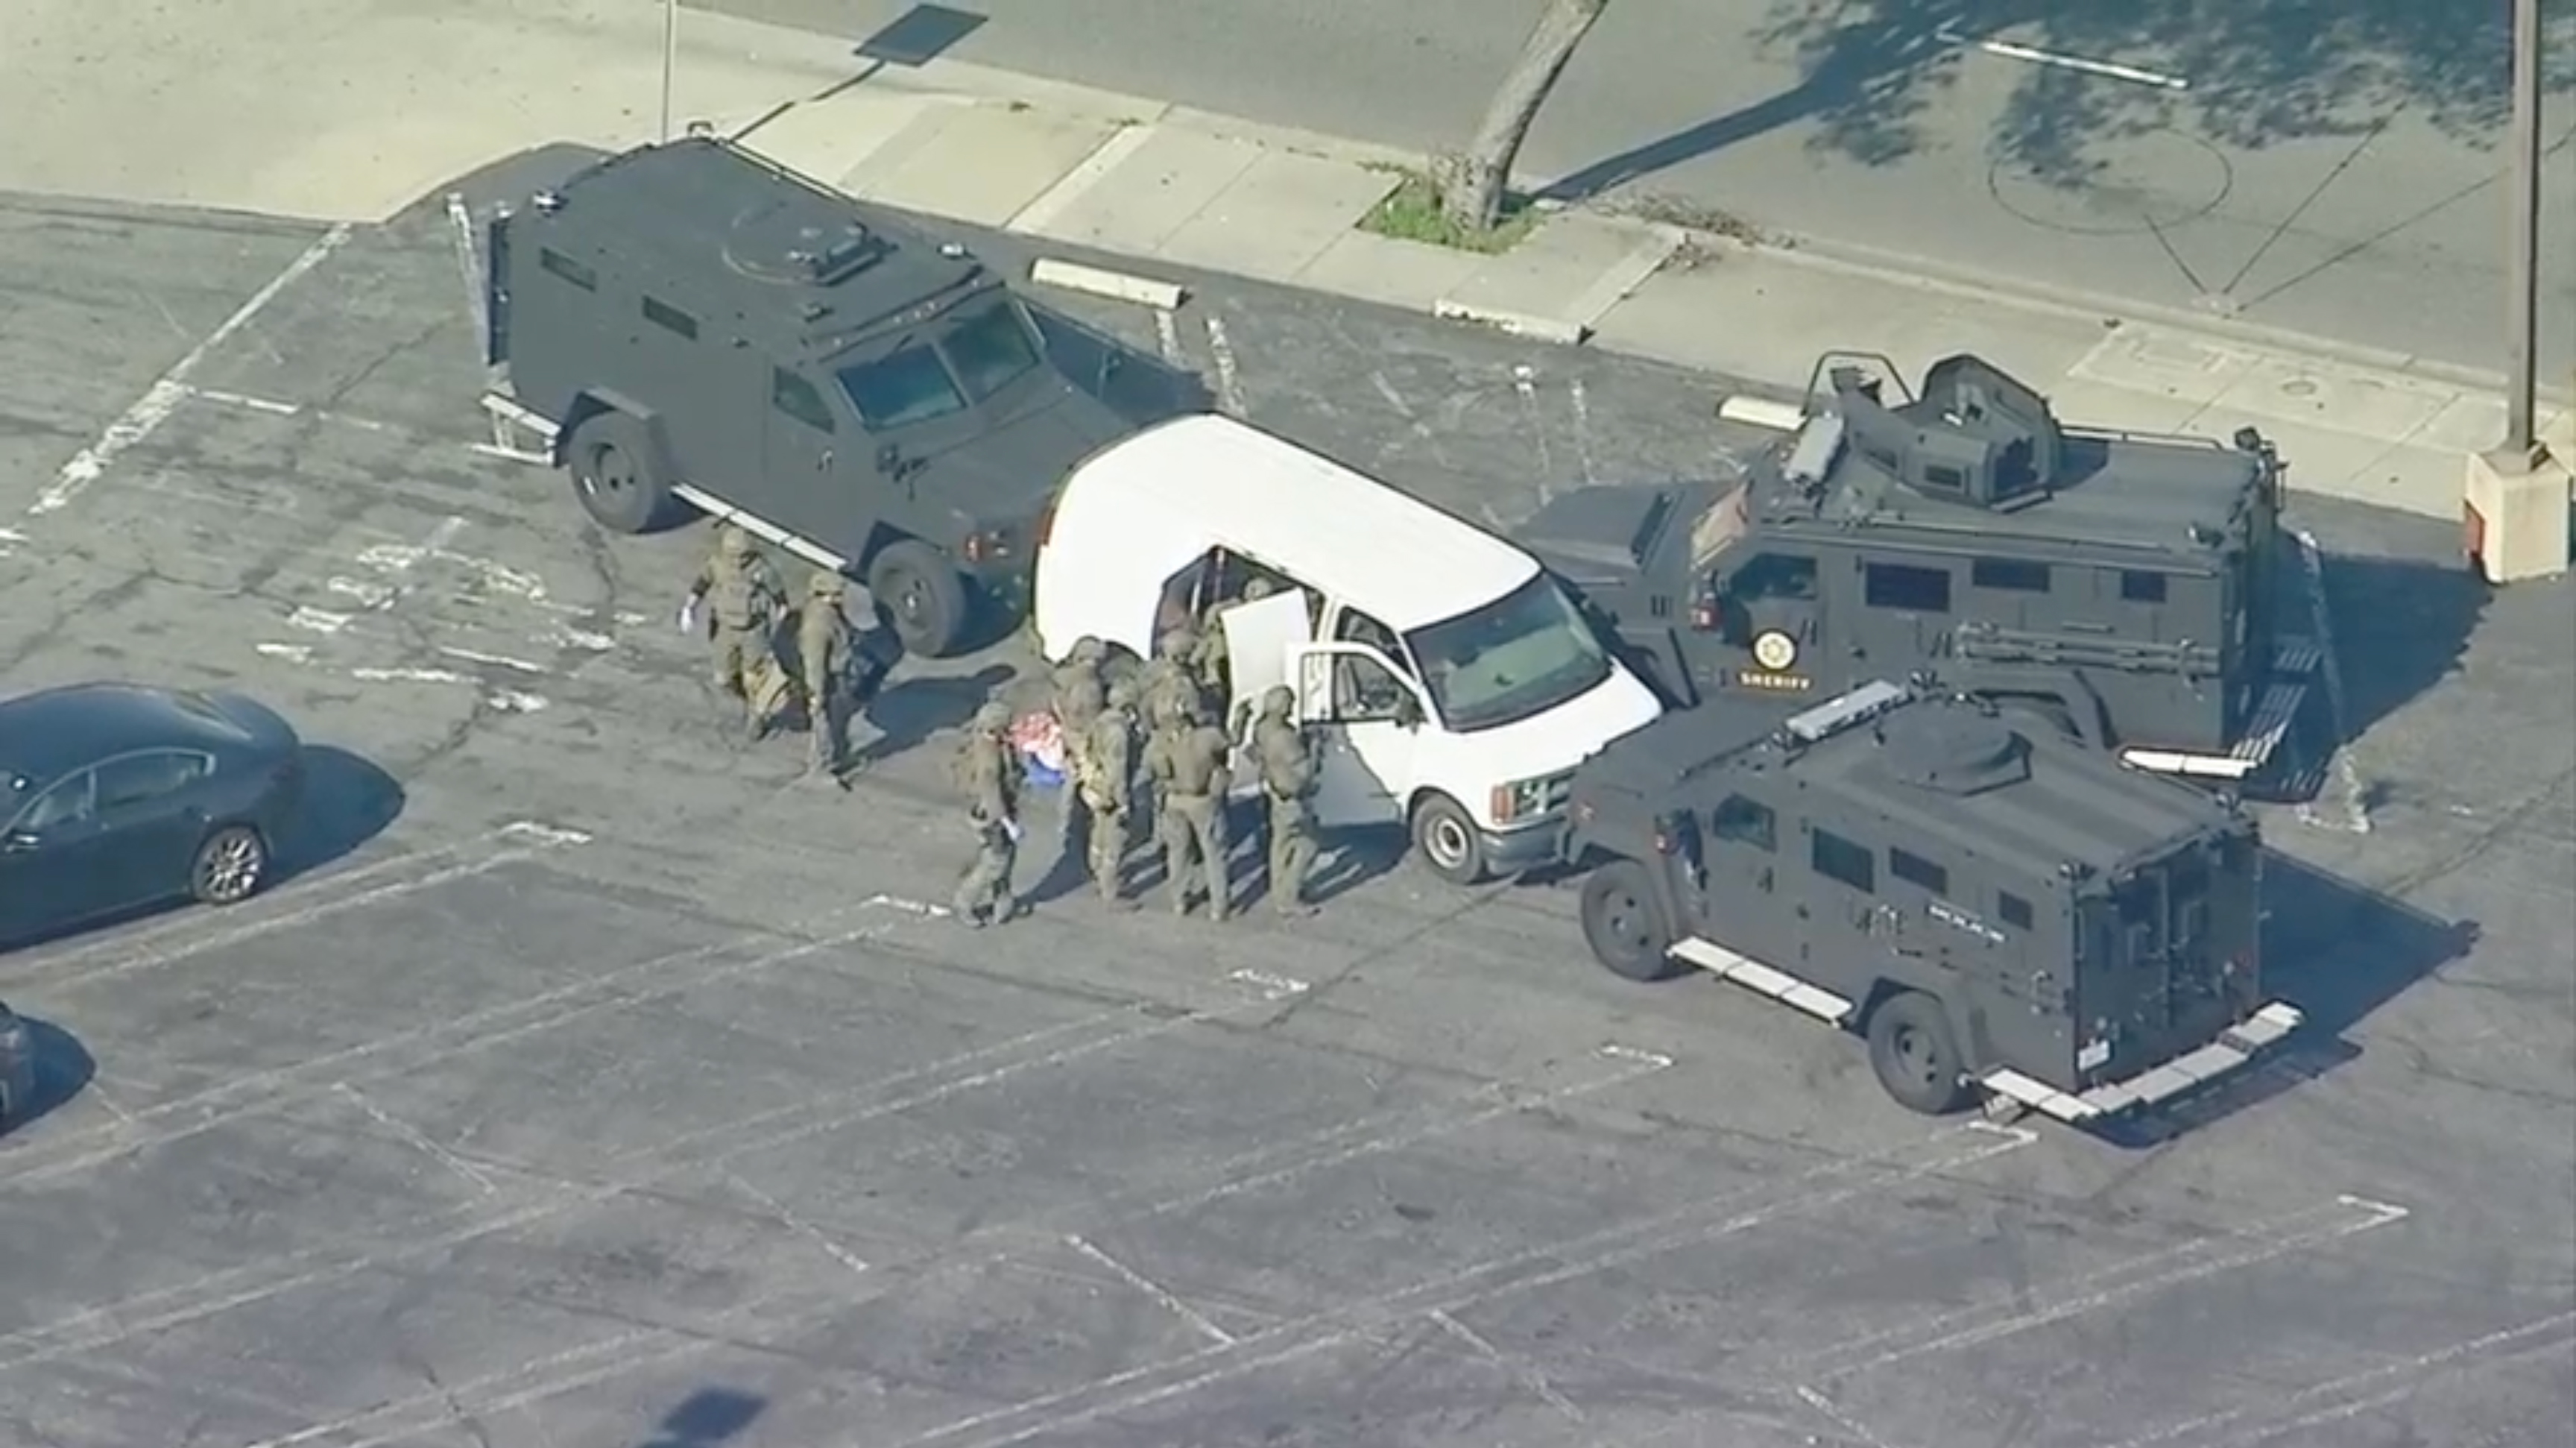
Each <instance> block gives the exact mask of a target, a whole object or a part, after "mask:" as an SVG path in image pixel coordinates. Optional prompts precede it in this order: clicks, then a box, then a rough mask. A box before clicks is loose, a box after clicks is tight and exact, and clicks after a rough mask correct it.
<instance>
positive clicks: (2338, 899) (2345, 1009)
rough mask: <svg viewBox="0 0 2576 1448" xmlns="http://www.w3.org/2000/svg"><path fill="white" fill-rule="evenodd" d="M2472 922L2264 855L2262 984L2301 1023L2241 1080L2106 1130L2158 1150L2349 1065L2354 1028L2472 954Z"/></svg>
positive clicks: (2356, 1052)
mask: <svg viewBox="0 0 2576 1448" xmlns="http://www.w3.org/2000/svg"><path fill="white" fill-rule="evenodd" d="M2479 935H2480V930H2479V927H2478V925H2477V923H2476V922H2475V921H2467V920H2460V921H2452V920H2444V919H2442V918H2440V917H2439V916H2436V915H2433V914H2430V913H2428V912H2426V911H2424V910H2420V909H2418V908H2416V907H2415V906H2413V905H2410V904H2408V903H2407V902H2405V901H2404V900H2400V899H2398V898H2397V897H2395V896H2393V895H2390V894H2387V893H2386V892H2384V891H2380V890H2374V889H2372V888H2371V887H2370V886H2368V885H2364V884H2362V883H2360V882H2358V881H2355V880H2349V879H2346V878H2344V877H2343V876H2341V875H2338V874H2336V873H2334V872H2333V871H2331V870H2327V869H2324V868H2322V867H2320V866H2317V865H2312V864H2309V863H2308V862H2306V861H2304V860H2299V859H2295V858H2293V857H2291V856H2289V855H2285V854H2283V853H2281V852H2280V851H2278V850H2266V851H2264V857H2263V933H2262V949H2263V956H2262V958H2263V985H2264V990H2265V993H2266V994H2267V995H2269V996H2270V997H2271V998H2272V999H2274V1000H2282V1001H2287V1002H2289V1003H2290V1004H2292V1005H2294V1006H2297V1007H2298V1008H2299V1009H2300V1011H2301V1012H2303V1013H2304V1014H2305V1015H2306V1017H2307V1020H2306V1023H2305V1024H2304V1025H2302V1026H2301V1027H2300V1028H2299V1030H2298V1031H2297V1032H2296V1033H2294V1034H2293V1035H2292V1036H2291V1037H2290V1038H2289V1039H2288V1040H2287V1041H2284V1042H2283V1043H2282V1044H2281V1045H2280V1047H2279V1048H2277V1049H2276V1050H2275V1051H2274V1052H2273V1053H2272V1054H2271V1055H2270V1056H2268V1057H2266V1058H2264V1059H2263V1060H2261V1061H2259V1062H2257V1063H2256V1065H2255V1066H2254V1067H2252V1068H2250V1069H2248V1070H2247V1071H2245V1072H2244V1073H2243V1074H2242V1075H2240V1076H2236V1077H2232V1078H2227V1079H2225V1080H2222V1081H2221V1082H2218V1083H2216V1084H2215V1085H2213V1086H2212V1088H2211V1089H2210V1090H2208V1091H2206V1092H2204V1093H2201V1094H2198V1095H2195V1096H2192V1097H2188V1098H2186V1099H2184V1100H2183V1101H2181V1102H2178V1103H2176V1104H2175V1105H2173V1106H2172V1107H2169V1108H2167V1109H2165V1110H2163V1111H2159V1112H2157V1113H2155V1114H2153V1115H2152V1116H2150V1117H2147V1118H2144V1119H2141V1120H2139V1121H2136V1122H2133V1123H2128V1124H2126V1125H2125V1126H2124V1127H2123V1128H2122V1129H2120V1130H2119V1131H2116V1132H2113V1133H2108V1135H2109V1136H2110V1138H2111V1139H2112V1140H2113V1141H2114V1142H2115V1143H2116V1144H2118V1145H2122V1146H2156V1145H2161V1144H2163V1143H2164V1142H2167V1141H2170V1140H2172V1139H2174V1138H2175V1137H2176V1136H2179V1135H2181V1134H2183V1133H2186V1132H2188V1131H2190V1130H2192V1129H2194V1128H2196V1127H2198V1126H2201V1125H2205V1124H2207V1123H2209V1122H2211V1121H2215V1120H2219V1119H2222V1118H2224V1117H2228V1116H2232V1115H2235V1114H2236V1113H2238V1112H2240V1111H2245V1110H2248V1109H2250V1108H2252V1107H2254V1106H2257V1105H2260V1104H2261V1103H2263V1102H2265V1101H2268V1100H2271V1099H2272V1098H2273V1097H2275V1096H2279V1095H2282V1094H2284V1093H2285V1092H2288V1091H2290V1090H2292V1089H2294V1088H2296V1087H2298V1086H2300V1085H2302V1084H2304V1083H2306V1082H2308V1081H2312V1080H2315V1079H2316V1078H2318V1077H2320V1076H2323V1075H2325V1074H2326V1073H2327V1072H2329V1071H2332V1070H2334V1069H2335V1068H2336V1067H2338V1066H2341V1065H2343V1064H2344V1063H2345V1062H2348V1061H2351V1060H2355V1059H2357V1058H2358V1057H2359V1056H2360V1055H2361V1054H2362V1048H2361V1046H2360V1045H2359V1044H2357V1043H2356V1042H2354V1041H2353V1040H2352V1039H2351V1032H2352V1030H2353V1028H2354V1027H2356V1026H2358V1025H2360V1024H2361V1022H2362V1021H2364V1020H2366V1019H2368V1018H2369V1017H2370V1015H2371V1014H2372V1013H2373V1012H2375V1011H2377V1010H2378V1009H2379V1008H2380V1007H2381V1006H2383V1005H2386V1004H2387V1003H2388V1002H2389V1001H2391V1000H2394V999H2396V998H2397V997H2398V996H2399V995H2400V994H2402V993H2404V992H2405V990H2406V989H2407V988H2408V987H2410V986H2412V985H2414V984H2415V983H2416V982H2417V981H2419V980H2422V979H2424V978H2425V977H2426V976H2429V975H2431V974H2433V973H2434V972H2435V971H2437V970H2439V969H2441V968H2442V967H2443V966H2445V965H2448V964H2449V963H2451V962H2452V961H2455V960H2460V959H2464V958H2466V957H2467V956H2468V954H2469V953H2470V952H2471V951H2472V950H2474V949H2476V948H2477V943H2478V939H2479Z"/></svg>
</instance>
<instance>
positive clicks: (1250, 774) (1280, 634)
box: [1216, 589, 1314, 799]
mask: <svg viewBox="0 0 2576 1448" xmlns="http://www.w3.org/2000/svg"><path fill="white" fill-rule="evenodd" d="M1310 616H1311V615H1310V614H1309V613H1308V611H1307V598H1306V592H1305V590H1304V589H1290V590H1288V591H1287V592H1285V593H1274V594H1272V595H1271V596H1270V597H1268V598H1256V599H1253V600H1252V601H1251V602H1249V603H1236V604H1229V605H1227V606H1226V607H1224V608H1221V609H1218V610H1217V611H1216V617H1217V618H1219V619H1222V620H1223V621H1224V623H1225V665H1226V679H1227V682H1228V684H1229V686H1230V687H1231V688H1232V689H1233V691H1234V697H1233V698H1231V699H1228V700H1227V701H1226V704H1225V719H1224V721H1223V722H1224V724H1225V727H1226V728H1227V729H1228V730H1229V731H1232V732H1234V733H1235V736H1236V737H1235V741H1234V774H1233V779H1234V782H1233V784H1232V786H1231V787H1230V788H1229V789H1228V791H1227V793H1228V795H1229V796H1230V797H1232V798H1236V799H1241V798H1244V797H1246V796H1249V795H1254V794H1258V793H1260V792H1261V777H1260V771H1259V770H1257V769H1255V768H1254V767H1253V764H1252V759H1251V755H1250V752H1249V751H1248V750H1247V749H1246V748H1245V747H1244V746H1245V736H1246V735H1247V734H1249V732H1250V725H1251V721H1250V720H1248V719H1247V720H1245V721H1244V728H1243V729H1241V730H1236V729H1235V709H1236V708H1237V706H1238V705H1242V706H1247V707H1249V708H1252V709H1255V710H1258V709H1259V708H1260V707H1261V696H1262V695H1264V694H1266V693H1268V692H1270V691H1271V690H1272V689H1274V688H1277V687H1279V686H1280V685H1282V684H1289V683H1290V677H1289V668H1290V665H1289V658H1290V655H1291V654H1292V653H1293V652H1294V651H1295V650H1297V649H1299V648H1301V647H1303V646H1304V645H1306V644H1308V643H1311V642H1313V640H1314V628H1313V626H1312V625H1311V624H1309V623H1308V622H1307V619H1308V618H1309V617H1310ZM1301 717H1302V716H1301Z"/></svg>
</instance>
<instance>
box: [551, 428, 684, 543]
mask: <svg viewBox="0 0 2576 1448" xmlns="http://www.w3.org/2000/svg"><path fill="white" fill-rule="evenodd" d="M564 456H565V458H566V459H567V460H568V461H569V462H570V464H571V466H572V490H573V495H574V496H575V497H578V498H579V499H581V508H582V511H583V512H585V513H588V514H589V515H590V516H591V518H592V519H593V520H594V521H596V522H597V523H598V524H599V526H601V527H602V528H606V529H608V530H609V531H610V532H612V533H642V532H645V531H647V530H649V529H650V528H652V526H653V525H654V524H656V523H658V522H660V521H662V519H663V518H664V517H665V516H666V515H667V514H668V513H669V511H670V507H671V484H670V480H669V479H668V478H666V477H664V476H662V467H661V463H660V460H659V458H658V457H657V455H656V454H655V452H654V450H653V440H652V435H651V434H650V433H648V432H646V431H645V429H644V424H642V423H641V422H638V421H636V420H635V419H634V418H631V417H628V416H627V415H626V414H625V413H622V412H603V413H599V414H597V415H595V416H593V417H591V418H588V419H586V420H585V421H584V422H583V423H582V424H581V425H580V426H579V427H576V428H574V429H573V434H572V442H571V445H570V446H569V447H567V448H566V449H565V450H564Z"/></svg>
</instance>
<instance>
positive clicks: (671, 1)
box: [661, 0, 680, 141]
mask: <svg viewBox="0 0 2576 1448" xmlns="http://www.w3.org/2000/svg"><path fill="white" fill-rule="evenodd" d="M679 68H680V0H662V135H661V139H663V140H665V141H668V140H670V139H671V76H672V73H673V72H675V71H677V70H678V69H679Z"/></svg>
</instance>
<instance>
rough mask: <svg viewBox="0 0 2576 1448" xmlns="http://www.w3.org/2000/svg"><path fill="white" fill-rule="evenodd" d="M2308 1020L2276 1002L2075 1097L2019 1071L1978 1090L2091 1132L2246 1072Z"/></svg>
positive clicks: (1987, 1078) (1984, 1081)
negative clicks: (2202, 1041) (2198, 1043)
mask: <svg viewBox="0 0 2576 1448" xmlns="http://www.w3.org/2000/svg"><path fill="white" fill-rule="evenodd" d="M2306 1019H2307V1018H2306V1016H2304V1015H2303V1014H2301V1013H2300V1011H2299V1008H2298V1007H2296V1006H2293V1005H2291V1004H2289V1003H2288V1002H2286V1001H2274V1002H2272V1003H2271V1004H2270V1005H2267V1006H2265V1007H2263V1008H2262V1009H2261V1010H2258V1011H2256V1012H2255V1013H2254V1014H2252V1015H2250V1016H2247V1017H2246V1018H2245V1019H2244V1020H2242V1021H2239V1022H2237V1023H2236V1024H2235V1025H2234V1026H2231V1027H2229V1028H2228V1029H2227V1030H2226V1031H2224V1032H2222V1033H2220V1035H2219V1037H2218V1039H2217V1040H2214V1041H2212V1042H2210V1043H2209V1044H2208V1045H2206V1046H2203V1047H2201V1048H2200V1049H2199V1050H2196V1051H2192V1052H2189V1053H2188V1054H2185V1055H2182V1056H2178V1057H2176V1058H2175V1059H2173V1060H2171V1061H2167V1062H2166V1063H2165V1064H2163V1065H2161V1066H2158V1067H2156V1068H2155V1069H2154V1070H2152V1071H2146V1072H2142V1073H2141V1074H2139V1075H2137V1076H2133V1077H2131V1078H2130V1079H2128V1080H2126V1081H2117V1082H2113V1083H2111V1084H2109V1085H2104V1086H2096V1087H2094V1088H2093V1089H2092V1090H2090V1091H2087V1092H2085V1093H2083V1094H2082V1095H2080V1096H2078V1095H2072V1094H2069V1093H2067V1092H2064V1091H2060V1090H2058V1089H2057V1088H2055V1087H2053V1086H2050V1085H2048V1084H2047V1083H2046V1082H2042V1081H2035V1080H2032V1079H2031V1078H2030V1077H2028V1076H2025V1075H2023V1074H2022V1073H2020V1072H2019V1071H2015V1070H2012V1069H2010V1068H2005V1069H2001V1070H1996V1071H1989V1072H1987V1073H1986V1074H1985V1075H1984V1076H1981V1077H1979V1078H1978V1084H1979V1085H1980V1086H1983V1087H1984V1088H1985V1089H1986V1090H1987V1091H1988V1092H1990V1093H1992V1094H1993V1095H1995V1096H1997V1097H2000V1098H2002V1099H2004V1100H2006V1101H2011V1102H2014V1103H2016V1104H2018V1105H2022V1106H2026V1107H2029V1108H2030V1109H2031V1110H2033V1111H2036V1112H2038V1113H2039V1114H2040V1115H2042V1116H2048V1117H2053V1118H2055V1119H2056V1120H2059V1121H2063V1122H2066V1123H2067V1124H2069V1125H2072V1126H2090V1125H2095V1124H2098V1123H2101V1122H2105V1121H2108V1120H2110V1119H2111V1118H2114V1117H2119V1116H2125V1115H2128V1114H2130V1113H2132V1112H2136V1111H2142V1110H2145V1109H2146V1108H2148V1107H2151V1106H2156V1105H2160V1104H2162V1103H2164V1102H2167V1101H2171V1100H2173V1099H2174V1098H2175V1097H2178V1096H2182V1095H2184V1094H2186V1093H2188V1092H2191V1091H2195V1090H2198V1089H2199V1088H2200V1087H2202V1086H2205V1085H2207V1084H2209V1083H2210V1082H2211V1081H2214V1080H2217V1079H2218V1078H2219V1077H2222V1076H2227V1075H2231V1074H2233V1073H2235V1072H2237V1071H2241V1070H2243V1069H2244V1068H2245V1067H2246V1066H2248V1065H2249V1064H2251V1063H2252V1062H2253V1060H2254V1058H2255V1057H2257V1056H2260V1055H2261V1054H2263V1053H2264V1052H2265V1051H2267V1050H2270V1049H2271V1048H2272V1047H2274V1046H2276V1045H2278V1044H2280V1042H2281V1041H2282V1040H2283V1039H2284V1038H2285V1037H2287V1036H2288V1035H2289V1034H2290V1033H2291V1032H2293V1031H2295V1030H2297V1029H2298V1028H2299V1026H2300V1024H2301V1023H2302V1022H2303V1021H2305V1020H2306Z"/></svg>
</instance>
